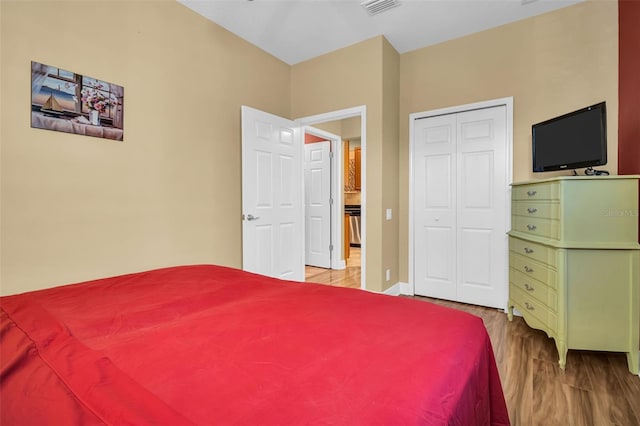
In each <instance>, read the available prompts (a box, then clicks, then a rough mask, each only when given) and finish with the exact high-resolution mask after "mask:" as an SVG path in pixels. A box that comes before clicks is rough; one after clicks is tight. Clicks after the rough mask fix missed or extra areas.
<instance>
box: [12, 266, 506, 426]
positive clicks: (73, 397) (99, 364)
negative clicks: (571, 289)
mask: <svg viewBox="0 0 640 426" xmlns="http://www.w3.org/2000/svg"><path fill="white" fill-rule="evenodd" d="M0 307H1V308H2V310H1V311H0V315H1V318H0V321H1V323H0V326H1V329H0V330H1V331H0V333H1V345H0V350H1V352H0V362H1V376H0V380H1V385H0V386H1V388H0V393H1V397H0V398H1V399H0V403H1V405H0V424H2V425H3V426H8V425H46V424H48V425H73V424H82V425H88V424H113V425H125V424H132V425H146V424H155V425H186V424H199V425H228V424H246V425H258V424H260V425H275V424H277V425H284V424H291V425H303V424H304V425H325V424H333V425H372V424H376V425H405V424H406V425H409V424H425V425H445V424H448V425H465V426H466V425H506V424H509V419H508V415H507V410H506V406H505V401H504V397H503V394H502V388H501V385H500V380H499V377H498V373H497V370H496V365H495V361H494V357H493V352H492V349H491V344H490V341H489V338H488V335H487V332H486V330H485V328H484V325H483V323H482V321H481V319H479V318H477V317H474V316H472V315H469V314H466V313H462V312H458V311H455V310H453V309H449V308H445V307H442V306H437V305H433V304H430V303H425V302H423V301H416V300H412V299H409V298H402V297H391V296H385V295H379V294H373V293H368V292H364V291H361V290H354V289H344V288H335V287H329V286H324V285H317V284H304V283H294V282H287V281H279V280H275V279H271V278H265V277H263V276H259V275H254V274H249V273H246V272H243V271H238V270H235V269H229V268H224V267H218V266H205V265H203V266H185V267H176V268H167V269H161V270H154V271H149V272H144V273H139V274H131V275H125V276H120V277H113V278H108V279H103V280H97V281H91V282H86V283H81V284H75V285H68V286H63V287H57V288H52V289H48V290H41V291H36V292H30V293H24V294H21V295H16V296H7V297H2V298H0Z"/></svg>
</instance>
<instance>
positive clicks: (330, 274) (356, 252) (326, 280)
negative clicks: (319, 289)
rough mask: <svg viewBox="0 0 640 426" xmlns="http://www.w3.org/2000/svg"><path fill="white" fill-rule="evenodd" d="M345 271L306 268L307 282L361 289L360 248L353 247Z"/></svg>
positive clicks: (313, 267)
mask: <svg viewBox="0 0 640 426" xmlns="http://www.w3.org/2000/svg"><path fill="white" fill-rule="evenodd" d="M350 253H351V254H350V256H349V259H348V260H347V267H346V268H345V269H341V270H338V269H324V268H316V267H315V266H305V280H306V281H307V282H314V283H320V284H328V285H333V286H338V287H351V288H360V248H359V247H351V250H350Z"/></svg>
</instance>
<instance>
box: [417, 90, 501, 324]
mask: <svg viewBox="0 0 640 426" xmlns="http://www.w3.org/2000/svg"><path fill="white" fill-rule="evenodd" d="M498 106H504V107H505V108H506V114H507V119H506V129H505V130H506V138H507V140H506V156H505V157H506V160H505V161H506V163H507V164H505V170H506V182H505V191H506V193H507V194H506V197H507V200H511V183H512V182H513V97H512V96H511V97H507V98H499V99H492V100H488V101H482V102H474V103H470V104H464V105H456V106H452V107H446V108H439V109H435V110H429V111H422V112H415V113H412V114H409V291H410V295H412V296H413V295H415V282H416V281H415V270H414V267H415V264H414V256H415V250H414V232H415V226H414V222H415V218H414V211H413V209H414V200H413V191H414V189H415V181H414V167H415V166H414V158H413V149H414V144H415V135H414V130H413V124H414V122H415V120H418V119H423V118H429V117H435V116H438V115H446V114H457V113H461V112H466V111H472V110H477V109H486V108H494V107H498ZM505 205H506V206H505V209H506V212H505V219H506V220H505V227H506V229H505V230H504V232H505V234H506V232H507V231H508V230H509V229H510V228H511V202H510V201H507V202H506V203H505ZM504 255H505V259H506V260H505V265H508V264H509V262H508V253H505V254H504ZM507 267H508V266H507ZM507 276H508V275H507ZM508 284H509V283H508V282H507V283H506V285H507V286H508ZM505 294H508V291H506V292H505ZM504 309H505V312H506V309H507V300H506V299H505V301H504Z"/></svg>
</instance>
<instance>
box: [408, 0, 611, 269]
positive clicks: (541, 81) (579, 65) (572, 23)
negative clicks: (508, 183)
mask: <svg viewBox="0 0 640 426" xmlns="http://www.w3.org/2000/svg"><path fill="white" fill-rule="evenodd" d="M617 10H618V9H617V2H613V1H599V0H598V1H587V2H584V3H580V4H577V5H575V6H570V7H567V8H564V9H560V10H557V11H554V12H551V13H547V14H544V15H540V16H537V17H533V18H530V19H526V20H523V21H519V22H516V23H512V24H509V25H505V26H502V27H498V28H494V29H491V30H488V31H484V32H481V33H477V34H474V35H470V36H467V37H463V38H460V39H457V40H453V41H449V42H446V43H442V44H439V45H436V46H432V47H427V48H423V49H420V50H416V51H413V52H410V53H406V54H404V55H402V56H401V59H400V70H401V71H400V92H401V99H402V103H401V105H400V206H401V212H400V217H401V222H400V244H399V249H400V268H401V274H400V281H402V282H408V279H409V277H408V275H409V272H408V217H409V210H408V209H409V201H408V200H409V198H408V197H409V191H408V188H409V167H408V166H409V120H408V116H409V114H410V113H414V112H421V111H428V110H433V109H437V108H443V107H449V106H454V105H463V104H468V103H473V102H478V101H484V100H489V99H497V98H503V97H509V96H513V100H514V123H513V127H514V128H513V180H514V181H521V180H528V179H533V178H534V175H533V173H532V171H531V170H532V166H531V125H532V124H533V123H536V122H539V121H543V120H545V119H547V118H551V117H554V116H557V115H560V114H563V113H565V112H569V111H573V110H575V109H578V108H581V107H584V106H587V105H591V104H594V103H597V102H600V101H603V100H604V101H607V111H608V121H607V125H608V132H607V138H608V165H607V166H605V167H602V169H606V170H609V171H610V172H611V173H612V174H616V173H617V152H618V151H617V149H618V139H617V135H618V123H617V116H618V94H617V83H618V80H617V76H618V73H617V70H618V19H617V17H618V15H617ZM557 174H566V172H561V173H542V174H539V173H536V175H535V178H541V177H549V176H553V175H557Z"/></svg>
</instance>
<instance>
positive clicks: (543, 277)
mask: <svg viewBox="0 0 640 426" xmlns="http://www.w3.org/2000/svg"><path fill="white" fill-rule="evenodd" d="M509 268H513V269H515V270H517V271H520V272H522V273H523V274H524V275H525V276H528V277H531V278H533V279H535V280H538V281H540V282H541V283H544V284H546V285H547V286H549V287H550V288H552V289H557V278H556V276H557V273H556V271H555V269H552V268H551V267H550V266H548V265H545V264H543V263H540V262H538V261H536V260H533V259H531V258H530V257H525V256H522V255H520V254H518V253H514V252H509Z"/></svg>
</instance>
